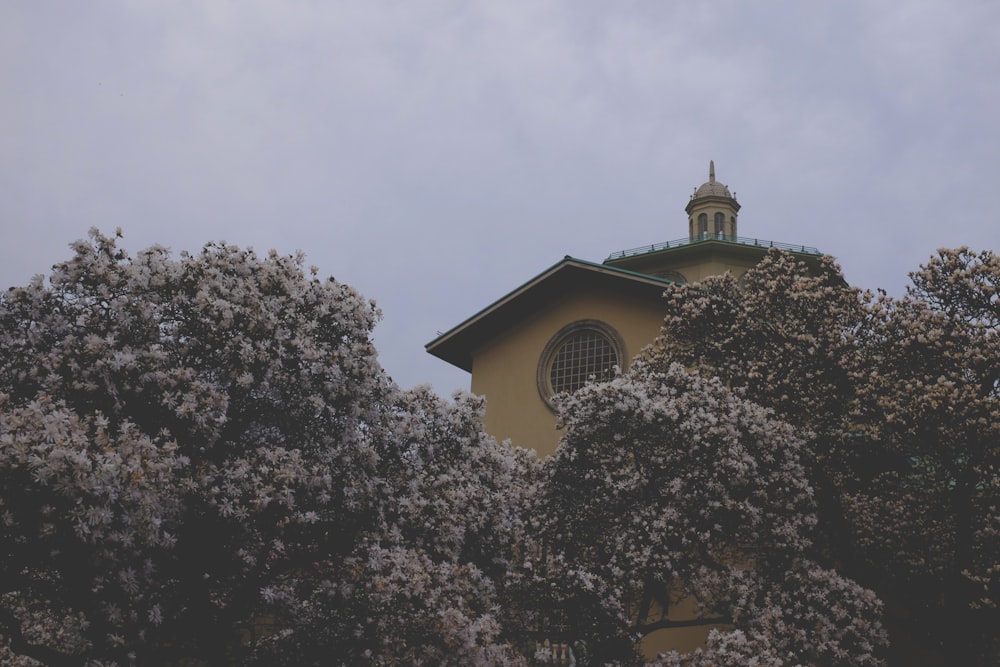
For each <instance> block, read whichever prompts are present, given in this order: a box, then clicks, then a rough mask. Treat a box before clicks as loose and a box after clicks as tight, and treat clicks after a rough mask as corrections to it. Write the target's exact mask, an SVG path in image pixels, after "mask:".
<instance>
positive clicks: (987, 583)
mask: <svg viewBox="0 0 1000 667" xmlns="http://www.w3.org/2000/svg"><path fill="white" fill-rule="evenodd" d="M910 277H911V283H912V284H911V285H910V287H909V288H908V289H907V293H906V295H905V296H904V297H903V298H901V299H892V298H890V297H888V296H886V295H884V294H883V295H880V297H879V298H878V299H876V300H874V301H873V302H872V303H871V304H870V306H869V307H868V312H869V322H870V326H869V327H868V328H867V330H866V332H865V334H866V335H865V338H864V340H863V348H862V353H863V356H862V361H863V363H864V366H865V367H862V368H859V369H858V372H857V375H858V377H859V382H858V386H859V387H860V391H861V394H862V396H863V398H864V399H865V400H864V405H865V406H866V407H867V408H868V411H867V412H866V413H865V419H864V423H865V424H866V425H867V426H868V430H869V434H870V435H869V437H870V438H871V439H872V440H873V441H875V442H877V443H878V444H879V446H880V447H881V448H882V449H884V450H887V451H889V452H890V453H892V454H894V455H896V456H897V457H898V458H899V459H900V460H902V462H903V464H902V465H900V466H898V467H897V468H895V469H892V470H889V471H886V472H885V473H882V474H879V475H877V476H875V477H874V478H873V479H872V480H871V487H870V489H871V490H869V491H868V492H867V493H863V492H861V491H858V492H856V493H855V494H853V495H852V497H851V501H852V507H854V508H856V509H857V515H858V523H859V526H860V530H859V531H858V532H859V540H860V541H862V542H863V543H864V544H865V546H866V547H867V548H869V549H870V555H869V557H870V558H871V560H872V561H874V562H878V561H881V562H882V563H883V565H884V566H888V568H889V569H890V573H889V577H890V578H891V580H892V581H893V582H894V583H896V584H897V586H898V587H899V588H905V587H908V586H909V587H913V585H914V584H915V583H916V584H920V585H921V586H922V587H923V588H924V590H925V591H929V592H930V593H931V595H924V596H921V597H917V598H916V600H915V602H916V603H917V604H920V605H922V606H925V607H927V608H929V609H930V610H931V611H938V610H942V611H943V615H942V617H941V618H940V619H938V621H937V622H938V623H939V624H940V626H941V627H942V629H943V631H944V633H945V634H946V636H947V637H949V638H950V642H949V644H950V646H949V650H950V651H951V652H952V653H953V654H954V655H956V656H958V657H959V659H960V661H964V662H965V663H966V664H975V663H976V662H977V661H978V662H982V663H983V664H987V663H989V662H991V661H992V660H993V659H994V658H995V651H996V650H997V648H1000V646H998V644H1000V641H998V640H1000V634H998V631H997V628H998V627H1000V614H998V612H997V602H998V595H1000V578H998V576H997V575H998V573H1000V539H998V537H1000V534H998V532H997V526H998V524H997V516H998V509H1000V296H998V294H1000V257H998V256H997V255H995V254H993V253H991V252H981V253H974V252H972V251H970V250H968V249H967V248H959V249H955V250H940V251H938V253H937V254H936V255H935V256H933V257H932V258H931V259H930V261H929V262H928V263H927V264H926V265H924V266H922V267H921V268H920V269H919V270H918V271H915V272H913V273H911V274H910ZM899 517H905V520H904V521H899ZM873 535H874V536H877V538H875V539H873V538H872V536H873ZM918 590H919V588H918ZM991 643H992V644H991Z"/></svg>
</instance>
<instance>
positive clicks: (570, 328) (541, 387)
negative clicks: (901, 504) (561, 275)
mask: <svg viewBox="0 0 1000 667" xmlns="http://www.w3.org/2000/svg"><path fill="white" fill-rule="evenodd" d="M586 331H592V332H595V333H597V334H598V335H600V336H603V337H604V338H605V339H606V340H607V341H608V343H610V345H611V348H612V350H613V351H614V353H615V356H616V357H617V361H618V363H617V366H618V367H619V368H622V367H623V364H624V363H625V360H626V359H627V357H626V356H625V342H624V341H623V340H622V337H621V336H620V335H619V334H618V332H617V331H616V330H615V329H614V327H612V326H610V325H609V324H607V323H605V322H601V321H600V320H577V321H575V322H572V323H570V324H567V325H566V326H564V327H563V328H562V329H560V330H559V331H557V332H556V334H555V335H554V336H552V338H550V339H549V342H548V343H546V345H545V349H543V350H542V356H541V357H540V358H539V360H538V370H537V372H536V374H535V383H536V384H537V385H538V395H539V396H541V397H542V401H543V402H544V403H545V405H546V406H547V407H548V408H549V410H552V411H553V412H555V410H556V406H555V405H554V404H553V403H552V397H553V396H555V392H554V391H553V389H552V364H553V362H554V361H555V359H556V355H557V354H558V353H559V350H560V349H562V346H563V344H564V343H566V341H567V340H569V339H570V338H572V337H573V336H575V335H577V334H580V333H583V332H586Z"/></svg>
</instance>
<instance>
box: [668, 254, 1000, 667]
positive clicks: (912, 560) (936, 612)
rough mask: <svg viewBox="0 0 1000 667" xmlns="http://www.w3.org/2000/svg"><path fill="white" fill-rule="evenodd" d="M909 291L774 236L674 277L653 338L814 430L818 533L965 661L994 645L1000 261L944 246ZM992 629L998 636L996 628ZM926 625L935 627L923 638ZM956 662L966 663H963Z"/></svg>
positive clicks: (825, 552)
mask: <svg viewBox="0 0 1000 667" xmlns="http://www.w3.org/2000/svg"><path fill="white" fill-rule="evenodd" d="M911 278H912V286H911V287H910V288H909V289H908V291H907V294H906V295H905V296H904V297H903V298H902V299H896V298H892V297H889V296H887V295H885V294H884V293H882V294H879V295H871V294H862V293H860V292H858V291H857V290H856V289H854V288H851V287H849V286H847V284H846V282H844V281H843V278H842V277H841V276H840V273H839V269H838V268H837V267H836V265H835V264H834V263H833V262H832V260H830V259H829V258H826V259H824V260H823V261H822V262H821V264H820V267H819V270H818V271H811V270H810V269H809V268H808V267H807V266H806V265H804V264H802V263H799V262H796V261H795V260H794V259H793V258H792V257H791V256H790V255H787V254H784V253H780V252H778V251H772V252H771V253H769V255H768V257H767V258H765V260H764V261H763V262H761V264H760V265H758V266H757V267H755V268H753V269H751V270H749V271H748V272H747V273H746V275H745V277H744V278H743V279H742V280H741V281H740V282H739V283H737V281H735V280H734V279H733V278H732V277H729V276H723V277H718V278H710V279H708V280H706V281H705V282H704V283H702V284H701V285H692V286H685V287H680V288H675V289H674V290H673V291H672V292H670V293H668V314H667V317H666V319H665V323H664V328H663V332H662V335H661V337H660V339H659V340H658V341H657V344H656V345H655V346H654V348H653V349H652V350H651V351H650V352H649V355H650V357H651V359H652V362H653V363H655V364H657V365H659V366H661V367H662V366H664V365H669V364H670V363H675V362H681V363H683V364H685V365H687V366H689V367H692V368H697V369H700V370H701V372H703V373H707V374H710V375H717V376H719V377H720V378H722V379H723V380H724V381H725V382H726V384H727V385H728V386H730V387H733V388H734V389H736V390H738V391H740V392H742V393H743V395H745V396H746V397H747V398H749V399H750V400H753V401H755V402H757V403H760V404H761V405H763V406H765V407H768V408H770V409H773V410H774V411H775V412H776V413H777V414H778V415H779V416H780V417H782V418H783V419H785V420H787V421H789V422H790V423H791V424H793V425H795V426H796V427H797V428H798V429H799V431H800V433H802V434H803V435H804V436H805V437H807V438H808V439H809V443H810V450H811V451H812V452H814V454H815V457H814V459H813V460H811V461H809V460H805V463H806V467H807V470H808V472H809V476H810V479H811V481H812V483H813V485H814V487H815V488H816V491H817V500H818V501H819V517H820V525H819V527H820V533H819V534H820V537H821V540H820V547H821V548H820V549H819V550H818V552H817V555H818V556H819V557H821V558H824V559H825V560H827V561H828V562H829V563H832V564H839V565H840V566H842V567H846V568H847V571H848V572H849V573H851V574H852V575H854V576H858V577H860V578H861V579H862V580H864V581H867V582H870V583H871V585H875V586H877V587H878V589H879V592H880V594H883V595H887V596H889V597H890V598H893V599H895V600H898V601H901V602H902V603H904V604H905V605H906V606H907V608H908V609H909V611H910V613H912V614H913V618H912V619H911V620H910V621H909V624H910V625H911V626H914V627H916V628H919V629H917V630H916V631H915V633H914V634H915V635H921V634H930V635H932V636H936V637H937V639H938V641H940V642H941V643H942V644H944V645H946V646H947V651H948V652H949V653H950V654H951V655H952V656H961V658H962V660H964V661H965V662H966V663H967V664H974V662H975V661H977V660H985V661H987V662H988V661H989V660H990V659H991V658H990V657H989V656H990V655H992V654H993V653H991V652H995V650H996V648H995V647H991V642H995V641H996V632H995V628H996V627H1000V622H998V621H1000V618H998V617H997V616H996V615H995V596H996V586H997V572H998V570H1000V568H998V566H997V563H998V562H1000V557H998V554H1000V540H998V539H997V537H998V533H997V520H996V517H997V508H998V507H1000V502H998V495H997V491H998V488H1000V477H998V474H997V473H998V469H997V464H998V454H1000V450H998V443H1000V440H998V438H997V435H998V433H997V428H998V426H997V425H998V424H1000V419H998V417H1000V415H998V414H997V406H998V402H997V398H998V395H997V392H998V378H1000V366H998V363H1000V362H998V359H1000V349H998V342H997V341H998V339H1000V328H998V326H1000V315H998V313H1000V306H998V303H997V290H998V286H1000V261H998V258H997V256H996V255H994V254H992V253H989V252H983V253H978V254H976V253H973V252H971V251H969V250H967V249H964V248H961V249H957V250H941V251H939V252H938V254H937V255H936V256H935V257H933V258H932V259H931V261H930V262H929V263H928V264H927V265H926V266H924V267H921V269H920V270H919V271H917V272H914V273H913V274H911ZM991 635H992V636H991ZM925 641H926V640H925ZM962 660H959V661H962Z"/></svg>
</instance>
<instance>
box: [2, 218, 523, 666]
mask: <svg viewBox="0 0 1000 667" xmlns="http://www.w3.org/2000/svg"><path fill="white" fill-rule="evenodd" d="M74 250H75V256H74V257H73V258H72V259H70V260H69V261H67V262H64V263H62V264H59V265H57V266H56V267H54V271H53V273H52V275H51V276H50V277H49V281H48V284H46V283H45V281H44V280H43V279H42V278H41V277H38V278H36V279H35V280H34V281H32V283H31V284H30V285H28V286H26V287H22V288H12V289H10V290H9V291H8V292H6V293H5V294H3V295H2V296H0V478H2V479H3V480H4V485H3V491H2V494H0V549H2V553H0V586H2V588H0V636H2V638H3V640H4V645H5V649H6V650H7V651H9V652H10V655H17V656H21V657H22V658H31V659H33V660H37V661H39V662H42V663H44V664H49V665H69V664H74V665H76V664H80V663H81V662H87V661H91V662H92V664H118V665H126V664H132V663H138V664H149V663H153V662H158V663H159V662H165V663H176V662H179V661H183V660H197V661H202V662H204V663H208V664H220V663H223V662H225V661H227V660H233V659H239V660H240V661H250V660H253V659H255V656H256V659H260V660H261V661H262V662H267V661H268V660H269V658H267V657H261V656H268V655H271V656H273V655H277V654H278V653H280V654H281V655H282V656H283V659H285V660H287V661H288V662H290V663H293V664H295V663H296V661H297V660H299V659H301V661H302V662H304V661H306V660H308V659H310V657H311V658H315V654H314V653H311V652H314V651H316V650H322V649H324V648H327V649H329V650H335V651H336V655H337V656H338V657H339V658H340V659H342V660H344V661H346V662H357V661H363V660H365V659H366V657H367V659H369V660H373V661H377V660H379V659H380V658H379V656H383V657H384V658H385V660H387V661H392V660H394V659H406V660H409V659H411V658H413V659H416V658H423V659H425V660H428V661H431V662H439V660H438V657H440V656H442V655H446V656H448V660H450V661H454V662H456V663H462V664H464V663H465V662H469V661H470V660H471V658H473V657H474V658H475V660H478V661H480V662H496V663H500V662H506V661H507V657H509V656H508V655H507V654H508V652H509V651H508V648H507V647H506V644H504V643H502V642H500V643H498V642H499V638H500V636H501V628H500V621H499V619H498V617H497V614H496V613H495V612H494V610H493V606H494V605H495V599H496V596H497V595H498V594H499V593H498V586H497V584H495V583H494V582H493V580H492V579H491V576H494V575H496V573H497V572H502V571H503V569H504V568H505V563H506V559H507V558H508V557H509V553H510V546H511V544H512V543H513V542H514V541H516V537H517V530H518V523H517V521H516V519H515V517H516V514H515V513H514V512H513V510H512V509H511V508H512V507H513V503H514V502H515V501H516V499H517V494H516V493H511V492H510V489H511V488H512V487H513V486H515V485H514V484H513V483H512V482H513V480H515V479H528V480H530V479H531V478H532V475H533V473H532V470H534V468H535V467H536V464H535V463H534V461H533V459H531V458H530V457H528V456H527V455H525V454H524V453H523V452H519V451H517V450H513V449H511V448H508V447H505V446H504V447H501V446H500V445H498V444H497V443H495V442H494V441H493V440H492V439H490V438H488V437H487V436H485V434H484V433H483V432H482V429H481V426H480V420H479V411H480V407H481V406H480V403H479V402H478V400H476V399H472V398H471V397H465V398H460V399H459V401H458V402H457V403H455V404H451V403H447V402H444V401H440V400H439V399H436V398H434V397H432V396H430V395H428V393H427V392H426V391H423V390H415V391H413V392H402V391H400V390H399V389H398V388H397V387H396V386H395V385H394V384H393V383H392V382H391V380H390V379H389V378H388V377H387V376H386V375H385V373H384V372H383V371H382V369H381V368H380V366H379V365H378V362H377V357H376V354H375V351H374V348H373V346H372V343H371V339H370V334H371V330H372V327H373V325H374V323H375V322H376V320H377V318H378V311H377V310H376V308H375V306H374V304H373V303H370V302H368V301H366V300H364V299H363V298H362V297H361V296H360V295H358V294H357V293H356V292H355V291H354V290H352V289H351V288H349V287H347V286H345V285H343V284H340V283H338V282H336V281H334V280H332V279H330V280H327V281H321V280H318V279H316V278H314V277H308V276H307V275H306V274H305V272H304V271H303V267H302V259H301V257H285V256H279V255H277V254H276V253H273V252H272V253H271V254H270V255H268V256H267V257H265V258H259V257H257V256H256V255H255V254H254V253H253V252H252V251H249V250H241V249H239V248H235V247H232V246H228V245H225V244H210V245H208V246H206V247H205V248H204V250H203V251H202V252H201V253H200V254H198V255H187V254H183V255H182V256H181V258H180V259H179V260H173V259H171V257H170V256H169V253H168V252H167V251H166V250H165V249H164V248H159V247H153V248H150V249H148V250H146V251H143V252H141V253H139V254H138V255H137V256H136V257H134V258H132V257H130V256H129V255H128V254H127V253H126V252H125V251H124V250H122V249H121V248H119V247H118V246H117V245H116V242H115V239H113V238H109V237H106V236H102V235H101V234H99V233H98V232H96V231H93V232H92V233H91V237H90V239H89V240H88V241H80V242H78V243H76V244H75V245H74ZM528 486H530V484H529V485H528ZM262 627H263V631H261V629H262ZM318 629H322V633H325V634H323V635H322V636H319V637H311V638H309V641H303V637H304V636H306V632H315V631H317V630H318ZM334 635H336V638H333V636H334ZM400 637H403V638H405V640H404V641H402V643H400V641H399V640H398V638H400ZM393 638H396V639H393ZM440 662H446V661H445V660H441V661H440Z"/></svg>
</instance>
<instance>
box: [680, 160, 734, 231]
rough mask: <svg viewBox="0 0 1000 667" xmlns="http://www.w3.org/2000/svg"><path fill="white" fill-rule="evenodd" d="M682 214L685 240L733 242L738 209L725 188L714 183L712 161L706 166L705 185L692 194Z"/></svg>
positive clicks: (716, 182)
mask: <svg viewBox="0 0 1000 667" xmlns="http://www.w3.org/2000/svg"><path fill="white" fill-rule="evenodd" d="M684 210H685V211H687V214H688V236H689V238H690V239H691V240H692V241H695V240H699V239H710V238H719V239H730V240H735V239H736V236H737V234H736V215H737V213H738V212H739V210H740V205H739V202H737V201H736V197H735V196H733V195H732V194H730V192H729V188H728V187H726V185H725V184H723V183H720V182H718V181H717V180H715V162H714V161H712V160H710V161H709V163H708V181H706V182H705V183H702V184H701V187H699V188H697V189H696V190H695V191H694V194H693V195H691V201H689V202H688V205H687V206H686V207H685V208H684Z"/></svg>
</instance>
